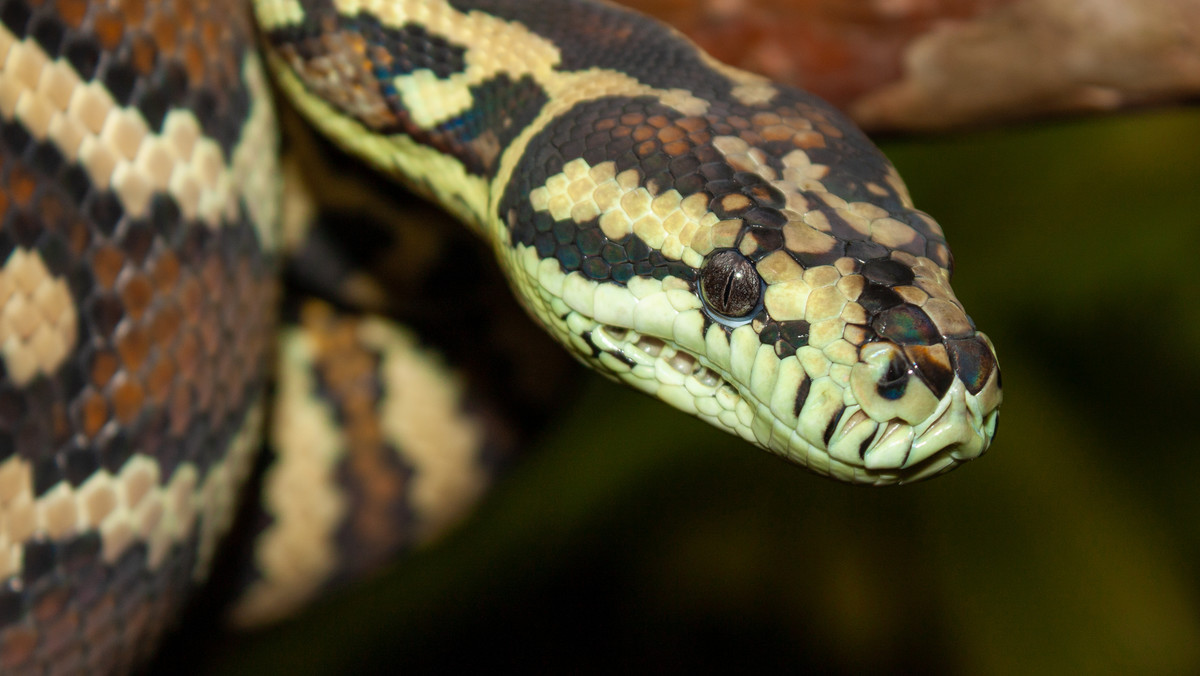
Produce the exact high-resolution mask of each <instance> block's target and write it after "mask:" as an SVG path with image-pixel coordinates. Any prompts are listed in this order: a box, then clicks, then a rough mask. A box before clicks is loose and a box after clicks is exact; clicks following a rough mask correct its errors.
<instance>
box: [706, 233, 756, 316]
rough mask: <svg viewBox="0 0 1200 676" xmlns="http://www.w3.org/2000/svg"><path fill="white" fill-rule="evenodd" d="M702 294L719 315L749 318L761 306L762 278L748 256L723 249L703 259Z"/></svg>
mask: <svg viewBox="0 0 1200 676" xmlns="http://www.w3.org/2000/svg"><path fill="white" fill-rule="evenodd" d="M700 297H701V299H703V301H704V304H705V305H706V306H707V307H708V309H709V310H710V311H711V313H712V314H715V315H717V316H718V317H721V318H727V319H733V320H737V319H746V318H748V316H749V315H750V314H751V313H753V312H754V311H755V310H756V309H757V308H758V305H759V300H760V299H761V297H762V280H761V279H760V278H759V276H758V272H757V271H755V269H754V264H753V263H751V262H750V261H749V260H748V259H747V258H746V257H745V256H743V255H742V254H740V253H738V252H736V251H734V250H732V249H724V250H722V251H718V252H716V253H714V254H711V255H709V257H708V258H706V259H704V265H703V267H701V268H700Z"/></svg>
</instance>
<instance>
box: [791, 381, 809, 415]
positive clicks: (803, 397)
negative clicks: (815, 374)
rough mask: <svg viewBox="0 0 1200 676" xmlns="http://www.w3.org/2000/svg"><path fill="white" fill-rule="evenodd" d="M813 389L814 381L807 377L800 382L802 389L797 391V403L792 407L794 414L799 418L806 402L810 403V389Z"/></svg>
mask: <svg viewBox="0 0 1200 676" xmlns="http://www.w3.org/2000/svg"><path fill="white" fill-rule="evenodd" d="M810 387H812V380H809V379H808V377H805V378H804V380H802V381H800V389H798V390H796V403H795V404H793V405H792V413H793V414H795V416H796V417H797V418H799V417H800V411H802V410H803V409H804V402H806V401H808V389H809V388H810Z"/></svg>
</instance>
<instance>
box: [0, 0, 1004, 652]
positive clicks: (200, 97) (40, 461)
mask: <svg viewBox="0 0 1200 676" xmlns="http://www.w3.org/2000/svg"><path fill="white" fill-rule="evenodd" d="M245 10H246V8H244V7H243V6H242V5H241V3H238V2H235V1H234V0H211V1H209V2H193V1H191V0H175V1H171V0H161V1H158V2H116V1H114V2H100V1H96V2H89V1H88V0H64V1H62V2H40V1H36V0H9V1H8V2H5V3H3V4H2V7H0V23H2V27H0V55H2V56H0V59H2V62H0V163H2V165H0V187H2V190H3V193H2V195H3V200H4V201H3V203H2V204H0V210H3V212H4V220H3V224H2V225H0V246H2V247H3V250H4V252H3V257H4V258H5V261H6V262H5V263H4V265H3V268H0V299H2V300H3V305H2V309H0V355H2V358H3V366H4V378H3V381H2V382H0V442H2V443H0V580H4V585H3V587H2V588H0V670H2V671H4V672H5V673H48V672H61V671H75V670H87V671H90V672H120V671H127V670H129V669H131V668H133V667H134V666H135V665H137V664H138V663H140V662H141V661H142V660H143V659H144V658H145V655H146V653H147V652H148V651H150V650H152V648H153V646H154V645H155V643H156V640H157V637H158V636H159V634H160V633H161V631H162V630H163V628H164V627H166V626H169V625H170V618H172V617H174V616H175V615H176V614H177V613H178V611H179V609H180V607H181V605H182V603H183V602H184V600H185V599H186V598H187V594H188V591H189V589H190V588H191V587H192V586H193V583H195V582H196V581H198V580H200V579H203V578H204V576H205V575H206V573H207V571H208V570H209V568H210V566H211V562H212V556H213V551H214V549H215V547H216V544H217V542H218V540H219V538H220V535H221V534H222V533H223V532H225V530H226V529H227V528H228V526H229V523H230V521H231V519H232V515H233V512H234V508H235V504H236V497H237V494H238V486H239V485H240V484H241V482H242V481H243V479H244V478H245V477H246V475H247V474H248V473H249V470H250V466H251V463H252V460H253V451H254V450H255V449H256V448H257V446H258V439H259V436H260V431H261V427H262V423H263V418H264V410H265V407H266V405H267V403H268V402H267V399H266V397H265V394H264V392H265V388H266V385H267V382H268V376H269V375H270V371H271V369H270V368H269V367H268V364H269V363H270V360H269V358H268V357H269V355H270V353H271V349H272V348H271V345H272V340H273V336H274V331H275V316H276V315H275V309H274V308H275V307H276V305H277V300H278V296H279V287H278V284H277V282H276V273H277V271H278V268H279V265H280V259H281V253H280V234H279V228H278V224H279V221H280V209H279V206H278V185H279V183H278V181H279V179H278V176H279V171H280V169H279V163H278V160H277V159H276V158H277V147H276V146H277V141H276V131H275V116H274V113H273V111H272V106H271V101H270V95H269V91H268V85H267V75H266V69H265V68H264V67H263V65H262V63H261V62H260V59H259V56H258V54H257V49H255V44H254V41H253V34H254V33H253V30H252V26H251V22H250V19H249V17H248V16H247V14H246V11H245ZM256 11H257V13H258V21H259V27H260V30H261V35H262V42H263V43H264V45H265V53H266V56H267V61H268V63H269V65H270V70H271V71H272V72H273V73H274V74H275V76H276V78H277V82H278V84H279V85H280V87H281V89H282V90H283V91H284V92H285V94H286V95H287V97H288V98H289V99H290V100H291V101H292V102H293V104H294V105H295V106H296V107H297V108H299V109H300V110H301V111H302V112H303V113H304V114H305V115H306V116H307V117H308V118H309V119H310V120H311V121H312V122H313V123H314V124H315V125H316V126H317V127H318V128H320V129H322V130H323V131H325V132H326V133H327V134H329V136H330V137H332V138H333V139H334V140H335V141H336V142H337V143H338V144H340V145H341V146H343V147H344V148H346V149H347V150H349V151H350V152H352V153H354V154H356V155H358V156H360V157H362V158H364V159H365V160H366V161H367V162H369V163H371V164H372V165H374V166H376V167H377V168H378V169H380V170H381V171H383V172H384V173H386V174H388V175H390V176H392V177H394V178H396V179H398V180H399V181H401V182H402V183H404V184H406V185H408V186H409V187H410V188H412V189H413V190H414V191H415V192H417V193H419V194H421V195H424V196H426V197H429V198H430V199H432V200H433V201H435V202H436V203H438V204H439V205H440V206H441V207H442V208H443V209H445V210H446V211H448V212H450V213H451V214H453V215H454V216H456V217H457V218H458V219H460V220H461V221H463V222H464V223H466V224H467V225H468V226H469V227H470V229H471V230H473V231H474V232H475V233H477V234H478V235H479V236H481V237H482V238H483V240H484V241H486V242H487V245H488V247H489V248H491V249H492V250H493V252H494V254H495V257H496V259H497V260H498V261H499V262H500V266H501V268H502V270H503V272H504V275H505V276H506V277H507V279H508V282H509V285H510V286H511V288H512V289H513V291H514V292H515V294H516V296H517V297H518V299H519V300H520V302H521V303H522V304H523V305H524V306H525V308H526V309H527V310H528V311H529V313H530V314H531V315H533V316H534V317H535V319H536V320H537V321H538V322H539V323H540V324H541V325H542V326H543V327H544V328H545V329H546V330H547V331H548V332H549V333H550V334H551V335H552V336H553V337H554V338H556V339H557V340H558V341H559V342H560V343H562V344H563V345H565V346H566V347H567V348H568V349H569V350H570V351H571V353H572V354H574V355H575V356H576V357H577V358H578V359H579V360H580V361H582V362H584V363H586V364H587V365H588V366H590V367H592V368H594V369H596V370H597V371H599V372H601V373H603V374H605V375H607V376H609V377H611V378H614V379H616V380H619V381H622V382H625V383H627V384H629V385H631V386H633V387H635V388H637V389H640V390H642V391H645V392H648V393H650V394H651V395H653V396H655V397H657V398H659V399H662V400H664V401H666V402H667V403H669V404H670V405H672V406H675V407H677V408H680V409H682V410H684V411H687V412H689V413H692V414H694V415H696V416H699V417H700V418H703V419H704V420H706V421H708V422H710V423H712V424H713V425H715V426H717V427H719V428H722V429H725V430H727V431H729V432H732V433H734V434H736V435H738V436H741V437H742V438H744V439H746V440H748V441H750V442H752V443H754V444H756V445H758V446H760V447H762V448H764V449H767V450H769V451H771V452H774V453H777V454H779V455H781V456H783V457H785V458H787V459H789V460H792V461H794V462H797V463H800V464H802V465H805V466H807V467H809V468H810V469H812V470H814V471H816V472H818V473H821V474H826V475H829V476H832V477H835V478H838V479H843V480H847V481H853V482H860V483H874V484H883V483H895V482H901V481H911V480H915V479H919V478H924V477H927V476H932V475H934V474H937V473H939V472H942V471H945V470H946V469H949V468H950V467H953V466H955V465H956V464H957V463H959V462H962V461H964V460H968V459H971V458H974V457H977V456H978V455H980V454H981V453H983V451H984V450H985V449H986V448H987V446H988V444H989V442H990V440H991V437H992V435H993V433H994V429H995V424H996V418H997V409H998V406H999V404H1000V399H1001V395H1000V377H999V370H998V367H997V364H996V360H995V356H994V352H993V349H992V346H991V344H990V342H989V341H988V339H987V337H986V336H985V335H984V334H983V333H981V332H978V331H977V330H976V329H975V326H974V323H973V322H972V321H971V320H970V318H969V317H968V316H967V315H966V313H965V312H964V310H963V308H962V305H961V304H960V303H959V302H958V300H957V299H956V298H955V296H954V294H953V292H952V291H951V289H950V286H949V279H950V274H951V256H950V252H949V249H948V248H947V246H946V243H945V238H944V236H943V234H942V231H941V229H940V228H939V227H938V225H937V224H936V223H935V222H934V221H933V220H932V219H930V218H929V217H928V216H926V215H925V214H923V213H921V212H920V211H918V210H916V209H915V208H914V207H913V205H912V203H911V200H910V199H909V196H908V194H907V192H906V190H905V187H904V184H903V182H902V181H901V180H900V178H899V177H898V175H897V174H896V172H895V170H894V169H893V168H892V166H891V165H890V164H889V163H888V162H887V160H886V159H885V158H884V157H883V156H882V154H880V153H879V151H878V150H877V149H875V147H874V146H873V145H872V144H871V143H870V142H869V141H868V140H867V139H866V137H865V136H864V135H863V134H862V133H861V132H859V131H858V130H857V129H856V128H855V127H854V125H853V124H852V123H850V122H849V121H848V120H847V119H846V118H845V117H843V116H842V115H841V114H840V113H838V112H837V111H836V110H833V109H832V108H830V107H829V106H828V105H827V104H825V103H823V102H822V101H820V100H819V99H817V98H815V97H813V96H811V95H808V94H806V93H804V92H800V91H796V90H793V89H789V88H786V87H782V86H778V85H775V84H772V83H771V82H769V81H767V80H765V79H762V78H760V77H757V76H754V75H751V74H748V73H744V72H740V71H737V70H734V69H732V68H729V67H727V66H724V65H722V64H720V63H718V62H716V61H714V60H713V59H711V58H710V57H708V56H707V55H705V54H704V53H703V52H701V51H699V50H698V49H696V48H695V47H694V46H693V45H692V44H691V43H689V42H688V41H687V40H686V39H684V38H682V37H681V36H679V35H678V34H676V33H675V32H673V31H672V30H670V29H669V28H667V27H665V26H662V25H660V24H657V23H655V22H652V21H650V20H648V19H645V18H644V17H641V16H640V15H637V14H635V13H632V12H630V11H628V10H624V9H621V8H618V7H616V6H613V5H609V4H605V3H599V2H584V1H561V0H560V1H556V2H550V1H549V0H524V1H518V0H261V1H260V2H258V4H257V6H256ZM309 318H310V319H311V320H312V323H313V325H315V326H317V327H318V328H320V327H324V329H325V330H327V333H329V334H330V335H333V336H335V337H336V336H344V335H350V334H347V333H345V332H344V331H342V330H341V329H338V328H337V327H338V326H341V325H340V324H337V322H336V321H335V320H332V319H329V317H328V316H327V315H325V314H321V313H320V312H317V314H316V315H310V317H309ZM330 327H333V328H330ZM339 331H342V332H341V333H339ZM350 333H352V334H353V335H354V336H358V337H360V338H361V337H363V336H367V337H368V339H369V340H371V341H374V342H373V343H372V345H373V346H374V348H377V349H378V350H379V351H381V352H380V353H382V351H383V350H384V349H385V348H388V347H390V346H394V345H396V344H399V343H403V342H404V341H403V340H397V339H395V337H396V334H394V333H392V332H390V330H389V329H386V328H356V329H354V330H353V331H351V332H350ZM487 339H488V337H487V336H480V337H479V340H487ZM331 340H332V342H331V343H328V344H329V345H333V346H335V347H336V346H338V345H341V343H338V342H337V340H339V339H331ZM289 344H290V343H286V342H285V343H284V344H283V345H284V346H285V347H283V348H282V352H283V354H281V364H283V366H282V367H281V368H283V369H287V368H289V367H288V365H289V364H292V363H293V361H290V360H289V357H292V356H296V354H294V353H293V352H289V351H288V348H287V347H286V346H287V345H289ZM336 352H337V350H336V349H334V350H333V352H330V351H328V350H326V351H325V352H324V353H322V354H325V355H326V356H329V355H330V354H334V353H336ZM345 352H347V353H351V352H352V350H350V349H347V350H345ZM370 354H375V353H374V352H372V353H370ZM370 354H368V355H367V356H366V357H362V358H361V359H359V360H358V361H356V362H353V363H354V364H355V365H356V366H355V367H354V368H359V367H362V366H363V365H364V364H368V365H369V364H372V363H376V362H378V363H380V364H382V363H385V362H386V361H387V360H386V359H384V358H382V357H380V358H378V359H376V358H375V357H371V356H370ZM310 356H311V355H310ZM334 356H336V354H334ZM372 360H375V361H372ZM294 361H295V362H296V363H298V364H299V366H298V368H301V369H303V368H305V366H304V364H305V363H308V362H307V361H306V360H305V359H299V360H294ZM387 363H390V362H387ZM322 368H326V369H327V370H325V371H322V372H321V373H322V374H324V375H321V376H320V378H316V380H319V381H320V382H321V383H324V385H322V386H323V387H325V389H326V390H331V389H337V388H336V387H335V385H336V383H337V379H336V378H335V377H334V374H337V373H342V372H344V371H338V370H337V367H336V363H335V362H334V361H332V360H331V361H330V365H327V366H325V367H322ZM329 369H332V370H329ZM351 370H353V369H351ZM403 370H404V369H402V368H401V369H400V371H403ZM283 375H284V374H281V377H282V376H283ZM314 378H315V376H314V377H309V378H308V379H309V380H314ZM286 389H287V386H281V390H286ZM284 394H285V395H286V392H284ZM281 399H286V396H281ZM355 401H357V400H355ZM358 404H362V402H358ZM360 409H361V406H360V408H358V409H353V408H346V409H341V410H342V411H343V413H342V414H340V415H336V416H326V417H330V418H331V419H333V418H336V419H337V420H338V421H341V422H345V421H346V420H351V419H353V416H351V415H350V414H349V413H346V412H347V411H356V410H360ZM392 413H394V415H393V414H391V413H390V414H389V415H390V416H391V417H390V418H388V419H390V420H395V419H398V418H403V417H404V414H403V413H401V412H399V411H398V410H396V411H393V412H392ZM317 415H318V414H317V413H313V414H312V415H310V416H306V415H301V416H299V417H291V418H288V417H284V418H276V421H277V425H282V426H283V427H284V428H285V429H283V430H281V431H277V433H276V434H275V438H276V439H277V440H280V439H287V438H293V437H294V438H297V439H299V442H300V443H304V442H306V441H309V442H311V441H312V439H313V438H314V436H316V432H313V433H312V434H306V433H304V430H307V429H308V428H307V427H305V428H300V427H297V426H298V425H302V424H308V422H305V421H311V420H313V419H315V418H314V416H317ZM321 415H324V414H321ZM595 415H596V418H597V420H598V423H599V424H601V425H606V426H607V424H608V423H607V421H605V419H604V411H596V412H595ZM278 421H282V423H280V422H278ZM384 428H386V425H377V426H375V427H371V426H367V427H360V428H359V429H360V430H383V429H384ZM288 432H291V433H292V434H291V436H290V437H289V435H288ZM361 436H362V435H360V437H361ZM367 436H370V435H367ZM356 438H357V437H356ZM282 452H286V449H285V450H284V451H282ZM435 464H436V463H434V464H431V465H429V467H434V465H435ZM414 466H415V467H418V468H420V467H424V466H422V465H413V466H409V468H408V469H407V470H406V471H407V472H408V473H409V474H410V475H412V474H414V470H413V469H412V467H414ZM423 471H425V470H420V469H419V470H418V471H415V475H416V476H418V477H419V476H423V474H422V472H423ZM428 471H429V472H433V471H434V470H433V469H429V470H428ZM364 472H365V474H364V475H366V474H369V472H368V471H366V470H364ZM403 485H404V486H405V487H406V489H407V488H408V487H409V484H403ZM412 485H413V486H415V485H418V482H415V481H414V482H413V484H412ZM299 490H301V491H302V490H303V489H299ZM299 494H300V495H303V493H299ZM371 523H373V524H375V526H376V527H377V526H378V524H380V523H387V522H386V521H373V522H371Z"/></svg>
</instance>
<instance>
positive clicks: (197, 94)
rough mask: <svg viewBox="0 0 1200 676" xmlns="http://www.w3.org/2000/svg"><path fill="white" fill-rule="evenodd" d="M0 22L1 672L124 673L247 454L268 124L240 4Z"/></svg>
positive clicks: (200, 546)
mask: <svg viewBox="0 0 1200 676" xmlns="http://www.w3.org/2000/svg"><path fill="white" fill-rule="evenodd" d="M0 24H2V25H0V187H2V192H0V212H2V213H3V220H2V223H3V225H2V226H0V258H3V259H4V260H5V263H4V265H3V267H2V268H0V297H2V298H3V312H2V313H0V314H2V315H3V324H4V328H3V329H0V333H3V339H4V343H3V348H2V349H0V358H2V366H3V369H2V371H0V372H2V373H3V379H2V381H0V401H2V402H3V403H2V404H0V408H2V409H3V412H2V413H0V518H2V520H0V671H3V672H4V673H9V674H22V673H65V672H84V671H86V672H92V673H105V672H110V671H126V670H128V669H130V668H131V667H132V665H134V664H136V663H137V662H139V661H140V660H141V659H143V658H144V657H145V653H146V652H147V651H149V650H150V649H152V647H153V645H154V644H155V639H156V637H157V636H158V635H160V634H161V632H162V631H163V629H164V628H165V627H168V626H170V620H171V619H172V618H173V617H175V616H176V615H177V614H178V613H179V611H180V609H181V607H182V604H183V603H184V601H185V600H186V599H187V592H188V590H189V589H190V587H191V582H192V581H193V580H194V579H198V578H202V577H203V576H204V575H205V573H206V571H207V569H208V567H209V565H210V562H211V559H212V554H213V551H214V548H215V545H216V542H217V540H218V538H219V536H220V534H221V533H222V532H223V531H224V530H225V529H226V528H227V527H228V525H229V522H230V520H231V518H232V515H233V511H234V506H235V498H236V494H237V491H238V487H239V484H240V482H241V480H242V478H243V477H244V476H245V475H246V474H247V472H248V470H249V467H250V464H249V461H250V459H251V457H252V456H251V454H252V451H254V450H255V448H256V447H257V438H258V431H259V428H260V427H261V422H262V396H263V386H264V383H265V378H266V372H265V368H264V364H265V363H266V359H265V357H266V355H267V351H268V348H269V346H270V340H271V338H270V336H271V335H272V332H273V322H274V320H273V317H274V307H275V305H276V301H275V298H276V295H277V294H276V290H275V289H276V282H275V273H274V270H275V263H274V261H275V253H274V251H273V250H274V243H273V242H274V236H273V229H274V227H275V226H274V220H275V219H276V215H275V211H276V209H277V207H276V204H275V201H274V199H273V194H274V192H275V188H274V186H275V181H276V178H275V176H276V174H277V169H276V168H275V160H274V157H275V155H276V148H275V141H274V139H275V135H274V131H273V130H274V126H275V124H274V119H273V114H272V112H271V108H270V106H269V101H268V100H267V89H266V82H265V77H264V73H263V72H262V69H261V67H260V65H259V62H258V60H257V58H256V56H255V55H254V54H253V53H252V52H251V51H250V49H249V48H250V44H251V43H250V39H251V35H252V26H251V24H250V21H249V17H248V16H246V15H245V13H244V12H242V11H240V9H239V8H238V7H237V6H236V4H234V3H225V4H224V6H222V4H221V3H216V4H197V3H193V2H190V1H183V0H180V1H179V2H161V3H154V4H139V3H130V4H127V5H124V6H122V7H120V8H110V7H108V6H106V5H104V4H102V3H94V4H93V3H83V2H62V3H50V2H46V3H42V2H25V1H23V0H11V1H8V2H4V3H3V4H2V6H0Z"/></svg>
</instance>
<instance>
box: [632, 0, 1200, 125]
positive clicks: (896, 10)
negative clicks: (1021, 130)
mask: <svg viewBox="0 0 1200 676" xmlns="http://www.w3.org/2000/svg"><path fill="white" fill-rule="evenodd" d="M627 4H630V5H632V6H635V7H638V8H639V9H641V10H642V11H646V12H649V13H652V14H655V15H657V16H659V17H660V18H662V19H665V20H666V21H668V22H670V23H671V24H673V25H675V26H676V27H678V28H679V29H680V30H682V31H684V32H685V33H687V34H688V35H690V36H691V37H692V38H693V39H694V40H696V41H697V42H699V43H700V44H701V45H702V46H704V48H705V49H707V50H709V51H710V52H712V53H713V54H714V55H716V56H717V57H718V58H720V59H722V60H724V61H727V62H729V63H733V64H734V65H737V66H739V67H742V68H745V69H747V70H753V71H757V72H761V73H766V74H768V75H770V76H771V77H773V78H775V79H779V80H783V81H787V82H791V83H793V84H796V85H798V86H800V87H803V88H805V89H808V90H810V91H813V92H815V93H817V94H819V95H821V96H823V97H825V98H827V99H829V100H830V101H831V102H833V103H834V104H835V105H837V106H839V107H841V108H843V109H845V110H847V111H849V112H850V113H851V115H853V116H854V117H855V118H857V119H858V121H859V122H860V123H861V124H862V125H863V126H865V127H867V128H870V129H876V130H878V129H892V130H905V131H917V130H930V129H943V128H950V127H963V126H971V125H979V124H988V123H993V122H997V121H1004V120H1012V119H1019V118H1031V117H1039V116H1046V115H1057V114H1065V113H1081V112H1090V111H1108V110H1114V109H1119V108H1124V107H1128V106H1139V105H1148V104H1160V103H1168V102H1178V101H1186V100H1190V99H1197V98H1200V0H628V2H627Z"/></svg>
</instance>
